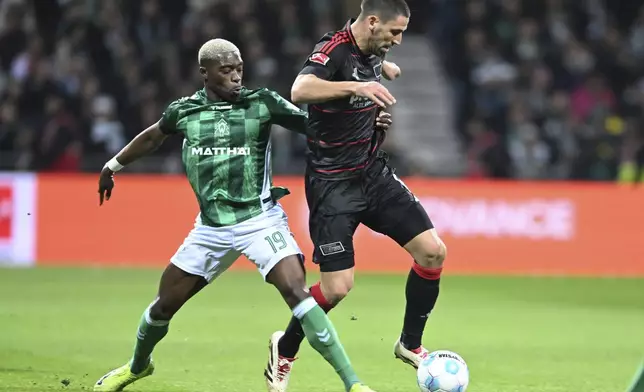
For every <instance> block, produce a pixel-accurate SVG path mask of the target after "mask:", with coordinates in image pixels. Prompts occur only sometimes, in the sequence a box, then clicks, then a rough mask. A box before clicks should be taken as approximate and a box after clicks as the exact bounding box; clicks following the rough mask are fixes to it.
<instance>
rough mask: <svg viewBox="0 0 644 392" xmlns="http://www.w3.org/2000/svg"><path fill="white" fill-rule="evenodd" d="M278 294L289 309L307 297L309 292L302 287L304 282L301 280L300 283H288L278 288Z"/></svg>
mask: <svg viewBox="0 0 644 392" xmlns="http://www.w3.org/2000/svg"><path fill="white" fill-rule="evenodd" d="M280 294H281V295H282V298H284V301H286V304H287V305H288V306H289V307H290V308H291V309H293V308H294V307H295V306H297V305H298V304H299V303H300V302H302V301H304V300H305V299H307V298H308V297H309V294H308V293H307V292H306V290H305V289H304V282H301V284H291V283H289V284H287V285H285V286H284V287H282V288H280Z"/></svg>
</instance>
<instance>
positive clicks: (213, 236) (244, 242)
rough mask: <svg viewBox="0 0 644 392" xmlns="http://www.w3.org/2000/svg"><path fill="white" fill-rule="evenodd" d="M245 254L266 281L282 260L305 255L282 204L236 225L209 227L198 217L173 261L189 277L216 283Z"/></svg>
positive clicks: (277, 204) (171, 260)
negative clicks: (194, 276)
mask: <svg viewBox="0 0 644 392" xmlns="http://www.w3.org/2000/svg"><path fill="white" fill-rule="evenodd" d="M242 254H243V255H244V256H246V257H247V258H248V259H249V260H250V261H252V262H253V263H255V265H256V266H257V269H258V270H259V273H260V274H262V277H263V278H264V280H266V275H268V273H269V272H270V271H271V270H272V269H273V267H275V265H277V263H279V261H280V260H282V259H283V258H285V257H286V256H291V255H301V254H302V251H301V250H300V247H299V246H298V245H297V242H295V238H294V237H293V234H292V233H291V230H290V229H289V227H288V218H287V217H286V213H285V212H284V210H283V209H282V206H281V205H280V204H279V203H276V204H275V206H274V207H273V208H271V209H269V210H266V211H264V212H262V213H261V214H260V215H258V216H256V217H254V218H251V219H248V220H246V221H244V222H241V223H238V224H236V225H232V226H225V227H211V226H206V225H203V224H201V219H200V217H197V222H195V227H194V229H192V230H191V231H190V234H188V237H186V239H185V240H184V241H183V244H182V245H181V246H180V247H179V249H178V250H177V252H176V253H175V254H174V256H172V258H171V259H170V262H171V263H172V264H174V265H176V266H177V267H178V268H180V269H181V270H183V271H185V272H187V273H189V274H193V275H199V276H203V277H204V278H205V279H206V280H207V281H208V282H212V281H213V280H214V279H216V278H217V277H218V276H219V275H221V274H222V273H223V272H224V271H226V270H227V269H228V268H229V267H230V266H231V265H233V263H234V262H235V261H236V260H237V259H238V258H239V256H240V255H242Z"/></svg>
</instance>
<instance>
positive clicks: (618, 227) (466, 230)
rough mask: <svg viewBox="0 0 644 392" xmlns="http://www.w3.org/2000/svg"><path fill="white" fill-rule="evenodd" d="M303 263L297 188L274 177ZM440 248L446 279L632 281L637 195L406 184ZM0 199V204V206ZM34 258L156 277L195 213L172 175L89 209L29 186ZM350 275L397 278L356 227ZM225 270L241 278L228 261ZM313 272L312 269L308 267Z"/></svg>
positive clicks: (377, 239) (530, 186) (603, 188)
mask: <svg viewBox="0 0 644 392" xmlns="http://www.w3.org/2000/svg"><path fill="white" fill-rule="evenodd" d="M274 183H275V184H276V185H282V186H287V187H288V188H289V189H290V190H291V192H292V194H291V195H289V196H287V197H286V198H284V199H282V200H281V203H282V205H283V206H284V208H285V210H286V212H287V214H288V216H289V222H290V225H291V229H292V231H293V232H294V234H295V236H296V238H297V240H298V242H299V243H300V246H301V247H302V249H303V250H304V252H305V253H306V255H307V258H309V259H310V254H311V250H312V245H311V241H310V239H309V237H308V228H307V219H308V208H307V205H306V200H305V199H304V189H303V180H302V179H301V178H276V179H275V180H274ZM405 183H406V184H407V185H408V186H409V188H411V190H412V191H413V192H414V193H415V194H416V196H417V197H418V198H419V199H420V201H421V203H422V204H423V205H424V206H425V208H426V209H427V211H428V213H429V216H430V217H431V218H432V220H433V222H434V224H435V226H436V227H437V230H438V232H439V234H440V235H441V237H442V238H443V240H444V241H445V243H446V244H447V247H448V259H447V261H446V273H468V274H545V275H611V276H636V275H637V276H644V251H643V250H642V249H643V247H642V241H643V240H642V238H643V237H644V228H643V222H644V189H639V188H633V187H630V186H629V187H624V186H619V185H614V184H586V183H584V184H576V183H563V182H562V183H525V182H478V181H476V182H468V181H434V180H427V179H415V178H413V179H407V180H405ZM1 199H2V196H1V194H0V200H1ZM37 200H38V202H37V203H38V220H37V222H38V223H37V233H36V238H37V246H36V259H37V261H38V263H39V264H47V265H52V264H54V265H141V266H162V265H165V264H166V263H167V262H168V259H169V258H170V257H171V256H172V254H173V253H174V252H175V250H176V249H177V247H178V246H179V245H180V244H181V242H182V241H183V238H184V237H185V236H186V235H187V233H188V231H189V230H190V229H191V228H192V225H193V222H194V219H195V217H196V214H197V212H198V209H197V204H196V201H195V199H194V196H193V195H192V191H191V189H190V186H189V185H188V183H187V181H186V180H185V179H184V178H183V177H180V176H140V175H127V174H122V175H119V176H117V179H116V188H115V190H114V194H113V197H112V200H110V201H109V202H107V203H106V205H104V206H103V207H100V208H99V206H98V194H97V178H96V176H93V175H92V176H55V175H40V176H39V177H38V195H37ZM355 249H356V263H357V269H358V270H359V271H360V270H363V271H378V272H398V271H400V272H402V271H407V270H408V269H409V265H410V262H411V260H410V258H409V256H408V255H407V253H406V252H405V251H404V250H403V249H400V248H399V247H398V246H397V245H396V244H395V243H394V242H393V241H391V240H390V239H388V238H387V237H384V236H382V235H379V234H377V233H374V232H371V231H370V230H368V229H366V228H365V227H360V228H359V229H358V231H357V233H356V237H355ZM236 267H237V268H253V265H252V264H251V263H250V262H248V261H246V260H239V261H238V263H237V266H236ZM309 268H314V267H309Z"/></svg>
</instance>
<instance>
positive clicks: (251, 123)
mask: <svg viewBox="0 0 644 392" xmlns="http://www.w3.org/2000/svg"><path fill="white" fill-rule="evenodd" d="M273 124H277V125H281V126H283V127H284V128H288V129H291V130H293V131H296V132H299V133H305V130H306V125H307V114H306V112H304V111H302V110H300V109H299V108H298V107H296V106H295V105H293V104H292V103H290V102H289V101H287V100H286V99H284V98H282V97H281V96H280V95H278V94H277V93H276V92H274V91H271V90H268V89H259V90H247V89H244V90H242V92H241V94H240V96H239V100H238V101H237V102H225V101H211V100H210V99H208V96H207V95H206V91H205V89H202V90H200V91H197V92H196V93H195V94H193V95H192V96H190V97H183V98H180V99H178V100H176V101H174V102H172V103H171V104H170V105H169V106H168V108H167V109H166V110H165V112H164V113H163V116H162V118H161V120H160V122H159V126H160V129H161V131H162V132H163V133H165V134H177V133H181V134H183V136H184V140H183V151H182V158H183V164H184V167H185V170H186V174H187V177H188V181H189V182H190V185H191V186H192V189H193V191H194V193H195V195H196V197H197V201H198V202H199V208H200V211H201V221H202V223H203V224H206V225H209V226H215V227H219V226H227V225H233V224H236V223H239V222H242V221H244V220H247V219H250V218H252V217H254V216H257V215H259V214H260V213H262V211H263V210H264V208H263V206H264V207H265V205H266V204H267V203H274V202H275V201H276V200H277V199H278V198H279V197H282V196H284V195H286V194H288V190H286V189H284V188H273V179H272V169H271V139H270V134H271V126H272V125H273ZM280 190H281V192H280Z"/></svg>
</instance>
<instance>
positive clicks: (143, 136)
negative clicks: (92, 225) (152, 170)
mask: <svg viewBox="0 0 644 392" xmlns="http://www.w3.org/2000/svg"><path fill="white" fill-rule="evenodd" d="M167 137H168V135H167V134H165V133H163V131H161V128H160V127H159V123H158V122H157V123H156V124H154V125H152V126H150V127H148V128H147V129H146V130H144V131H143V132H141V133H139V134H138V135H137V136H136V137H135V138H134V139H132V141H131V142H129V143H128V144H127V145H126V146H125V147H123V149H122V150H121V151H120V152H119V153H118V154H116V156H114V157H113V158H112V159H110V160H109V161H108V162H107V163H106V164H105V166H103V170H101V174H100V176H99V179H98V194H99V202H100V205H103V200H104V199H107V200H109V199H110V197H112V189H114V173H115V172H117V171H119V170H121V169H123V167H125V166H127V165H129V164H130V163H132V162H134V161H136V160H138V159H140V158H142V157H144V156H146V155H148V154H150V153H151V152H153V151H155V150H156V149H157V148H159V146H161V144H163V141H164V140H165V139H166V138H167Z"/></svg>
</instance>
